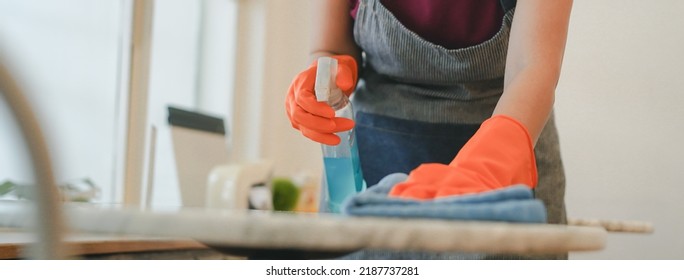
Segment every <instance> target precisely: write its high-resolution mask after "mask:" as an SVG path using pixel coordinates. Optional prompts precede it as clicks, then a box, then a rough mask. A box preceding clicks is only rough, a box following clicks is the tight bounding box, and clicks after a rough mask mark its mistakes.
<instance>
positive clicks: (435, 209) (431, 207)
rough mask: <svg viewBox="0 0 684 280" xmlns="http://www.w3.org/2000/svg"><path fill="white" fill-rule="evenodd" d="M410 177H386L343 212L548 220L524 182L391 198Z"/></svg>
mask: <svg viewBox="0 0 684 280" xmlns="http://www.w3.org/2000/svg"><path fill="white" fill-rule="evenodd" d="M406 178H408V175H406V174H403V173H394V174H390V175H387V176H385V178H383V179H382V180H380V182H379V183H378V184H377V185H375V186H373V187H371V188H368V189H367V190H366V191H364V192H361V193H359V194H357V195H356V196H354V197H351V198H350V199H348V200H347V201H345V203H344V205H343V208H342V212H343V213H344V214H347V215H352V216H382V217H396V218H430V219H446V220H478V221H505V222H517V223H545V222H546V208H545V207H544V203H542V202H541V201H540V200H537V199H534V196H533V194H532V190H531V189H530V188H529V187H527V186H524V185H513V186H510V187H506V188H502V189H497V190H492V191H487V192H482V193H478V194H467V195H459V196H451V197H442V198H437V199H432V200H416V199H406V198H397V197H389V196H388V195H387V194H388V193H389V192H390V190H391V189H392V187H394V185H396V184H398V183H400V182H403V181H405V180H406Z"/></svg>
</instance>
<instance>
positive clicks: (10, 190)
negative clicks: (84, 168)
mask: <svg viewBox="0 0 684 280" xmlns="http://www.w3.org/2000/svg"><path fill="white" fill-rule="evenodd" d="M34 187H35V186H33V185H29V184H20V183H16V182H13V181H9V180H8V181H5V182H4V183H2V184H1V185H0V197H3V196H10V195H12V196H13V197H14V198H16V199H31V192H30V188H34ZM59 191H60V194H61V197H62V200H63V201H73V202H90V201H91V200H93V199H94V198H96V197H97V196H98V194H99V192H100V189H99V188H98V187H97V186H96V185H95V183H94V182H93V181H92V180H90V179H89V178H84V179H79V180H74V181H70V182H67V183H64V184H61V185H59Z"/></svg>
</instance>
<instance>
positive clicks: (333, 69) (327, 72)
mask: <svg viewBox="0 0 684 280" xmlns="http://www.w3.org/2000/svg"><path fill="white" fill-rule="evenodd" d="M317 68H318V69H317V70H316V85H315V86H314V90H315V91H316V100H317V101H319V102H328V99H330V95H331V93H332V91H333V90H334V89H337V84H336V83H335V81H336V80H337V60H336V59H334V58H332V57H319V58H318V66H317Z"/></svg>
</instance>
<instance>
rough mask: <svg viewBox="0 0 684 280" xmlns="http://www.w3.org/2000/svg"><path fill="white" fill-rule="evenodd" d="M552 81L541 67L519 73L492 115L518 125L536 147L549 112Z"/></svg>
mask: <svg viewBox="0 0 684 280" xmlns="http://www.w3.org/2000/svg"><path fill="white" fill-rule="evenodd" d="M556 79H557V77H556V78H554V76H553V74H550V73H545V72H544V69H543V67H537V68H533V67H530V68H529V69H522V70H521V71H520V72H519V73H517V74H516V75H515V76H513V77H511V79H510V83H509V84H508V86H507V87H506V88H505V90H504V93H503V95H502V96H501V99H499V103H498V104H497V105H496V108H495V109H494V115H498V114H503V115H508V116H511V117H513V118H515V119H517V120H518V121H520V122H521V123H522V124H523V125H525V127H526V128H527V130H528V132H529V134H530V137H531V138H532V142H533V143H536V142H537V139H538V138H539V135H540V134H541V131H542V129H543V128H544V125H545V124H546V121H547V120H548V118H549V115H550V114H551V110H552V108H553V103H554V100H555V88H556V82H555V81H556Z"/></svg>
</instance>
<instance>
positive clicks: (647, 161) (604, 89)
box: [556, 0, 684, 259]
mask: <svg viewBox="0 0 684 280" xmlns="http://www.w3.org/2000/svg"><path fill="white" fill-rule="evenodd" d="M683 9H684V2H683V1H679V0H659V1H638V0H630V1H624V0H602V1H591V0H576V1H575V6H574V11H573V16H572V23H571V30H570V35H569V39H568V46H567V51H566V57H565V65H564V68H563V77H562V79H561V82H560V85H559V87H558V91H557V96H558V97H557V100H556V108H557V114H558V127H559V131H560V136H561V145H562V153H563V157H564V160H565V165H566V172H567V177H568V185H567V203H568V212H569V215H570V216H571V217H588V218H609V219H636V220H645V221H652V222H653V223H654V225H655V233H654V234H652V235H649V236H638V235H629V234H611V235H610V237H609V240H608V248H607V249H606V250H605V251H602V252H599V253H591V254H573V256H572V257H573V258H602V259H603V258H607V259H634V258H638V259H670V258H674V259H684V241H683V240H682V238H681V237H682V236H684V226H683V225H682V221H684V204H682V203H681V199H682V198H684V188H682V186H683V185H684V182H682V176H681V174H682V173H683V172H684V146H683V145H684V111H682V109H681V105H682V104H684V79H682V72H681V69H682V66H683V65H684V53H682V50H684V31H682V27H684V19H682V17H681V14H680V13H681V11H682V10H683Z"/></svg>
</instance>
